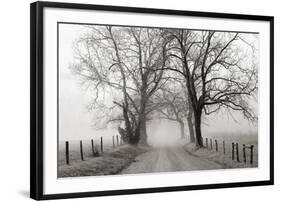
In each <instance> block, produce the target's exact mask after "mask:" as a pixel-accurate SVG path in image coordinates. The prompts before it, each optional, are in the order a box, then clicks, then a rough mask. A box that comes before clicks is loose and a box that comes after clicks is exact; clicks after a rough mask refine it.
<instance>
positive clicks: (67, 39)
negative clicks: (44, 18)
mask: <svg viewBox="0 0 281 202" xmlns="http://www.w3.org/2000/svg"><path fill="white" fill-rule="evenodd" d="M84 30H85V29H84V26H82V25H73V24H60V25H59V81H58V82H59V141H65V140H81V139H90V138H95V137H96V138H97V137H100V136H103V137H105V138H111V137H112V135H117V134H118V131H117V127H118V126H117V125H116V124H110V123H109V124H108V125H107V127H106V128H104V129H99V128H95V127H94V126H93V119H94V118H95V114H94V113H93V112H90V111H88V109H87V106H88V105H89V102H90V101H91V95H90V93H89V91H88V90H87V88H86V87H83V86H82V84H81V79H80V78H79V77H78V76H77V75H73V73H72V72H71V69H70V68H69V65H70V63H71V62H72V61H73V57H74V50H73V43H74V42H75V40H77V38H78V37H79V36H80V35H81V34H83V32H84ZM253 104H254V105H256V107H255V108H257V103H256V102H254V101H253ZM185 132H186V133H188V128H185ZM222 133H223V135H224V136H225V135H246V134H247V135H252V136H254V135H257V134H258V126H257V124H253V123H251V122H249V121H248V120H246V119H245V118H244V117H243V115H241V114H240V113H239V112H235V111H232V112H231V115H230V114H229V113H227V112H226V111H225V110H220V111H219V112H218V113H215V114H212V115H209V116H208V119H203V124H202V135H203V138H204V137H208V136H216V134H222ZM147 134H148V143H149V144H151V145H153V146H162V145H170V144H175V143H177V142H178V141H179V139H180V128H179V127H178V124H177V123H176V122H173V121H169V120H164V119H161V120H151V121H148V123H147Z"/></svg>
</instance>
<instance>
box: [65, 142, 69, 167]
mask: <svg viewBox="0 0 281 202" xmlns="http://www.w3.org/2000/svg"><path fill="white" fill-rule="evenodd" d="M65 159H66V164H69V145H68V141H66V142H65Z"/></svg>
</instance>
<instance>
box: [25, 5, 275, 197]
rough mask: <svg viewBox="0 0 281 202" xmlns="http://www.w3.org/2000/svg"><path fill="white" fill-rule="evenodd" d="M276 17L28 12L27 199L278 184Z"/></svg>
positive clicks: (119, 10)
mask: <svg viewBox="0 0 281 202" xmlns="http://www.w3.org/2000/svg"><path fill="white" fill-rule="evenodd" d="M273 19H274V18H273V17H271V16H257V15H240V14H226V13H211V12H195V11H179V10H163V9H149V8H133V7H116V6H102V5H86V4H72V3H56V2H35V3H32V4H31V32H30V35H31V144H30V145H31V153H30V155H31V165H30V168H31V169H30V172H31V179H30V181H31V182H30V183H31V186H30V189H31V191H30V193H31V198H33V199H37V200H42V199H59V198H74V197H90V196H103V195H118V194H136V193H151V192H167V191H185V190H197V189H213V188H226V187H243V186H257V185H272V184H273V64H274V62H273V60H274V58H273V55H274V54H273V45H274V41H273V33H274V30H273V29H274V25H273Z"/></svg>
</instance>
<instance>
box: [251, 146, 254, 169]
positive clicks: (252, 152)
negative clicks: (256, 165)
mask: <svg viewBox="0 0 281 202" xmlns="http://www.w3.org/2000/svg"><path fill="white" fill-rule="evenodd" d="M250 149H251V158H250V163H251V164H253V155H254V145H251V146H250Z"/></svg>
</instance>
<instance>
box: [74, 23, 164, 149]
mask: <svg viewBox="0 0 281 202" xmlns="http://www.w3.org/2000/svg"><path fill="white" fill-rule="evenodd" d="M88 29H89V30H90V31H88V32H87V34H85V36H82V37H81V38H80V39H79V40H78V41H77V44H76V52H77V54H76V55H77V57H76V61H75V62H74V64H73V65H72V69H74V72H75V73H76V74H78V75H80V76H81V77H82V78H83V79H84V81H85V83H89V85H91V86H92V87H93V86H94V91H95V95H96V96H95V98H94V100H93V103H97V102H98V100H99V99H101V96H100V92H106V90H107V89H108V91H111V92H112V93H113V90H114V91H115V94H116V93H117V94H116V96H115V98H114V100H113V103H114V105H116V106H119V107H120V108H121V109H122V110H121V111H122V114H123V119H124V122H125V131H126V132H127V133H128V134H129V136H130V137H131V138H130V142H131V143H133V144H137V143H139V142H140V143H141V144H147V134H146V116H147V114H148V113H149V112H151V111H152V110H151V108H149V109H147V104H148V103H149V100H150V98H151V96H152V95H153V94H154V93H155V92H156V91H157V89H158V87H159V86H161V83H162V82H165V79H164V80H163V79H162V77H163V73H164V71H162V70H161V69H163V68H164V66H165V64H166V57H165V52H166V51H165V46H166V43H167V42H166V40H165V38H164V37H163V36H162V31H161V30H159V29H148V28H128V27H112V26H90V27H88ZM155 69H158V70H160V71H155ZM118 92H119V93H118ZM120 95H122V96H120Z"/></svg>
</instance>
